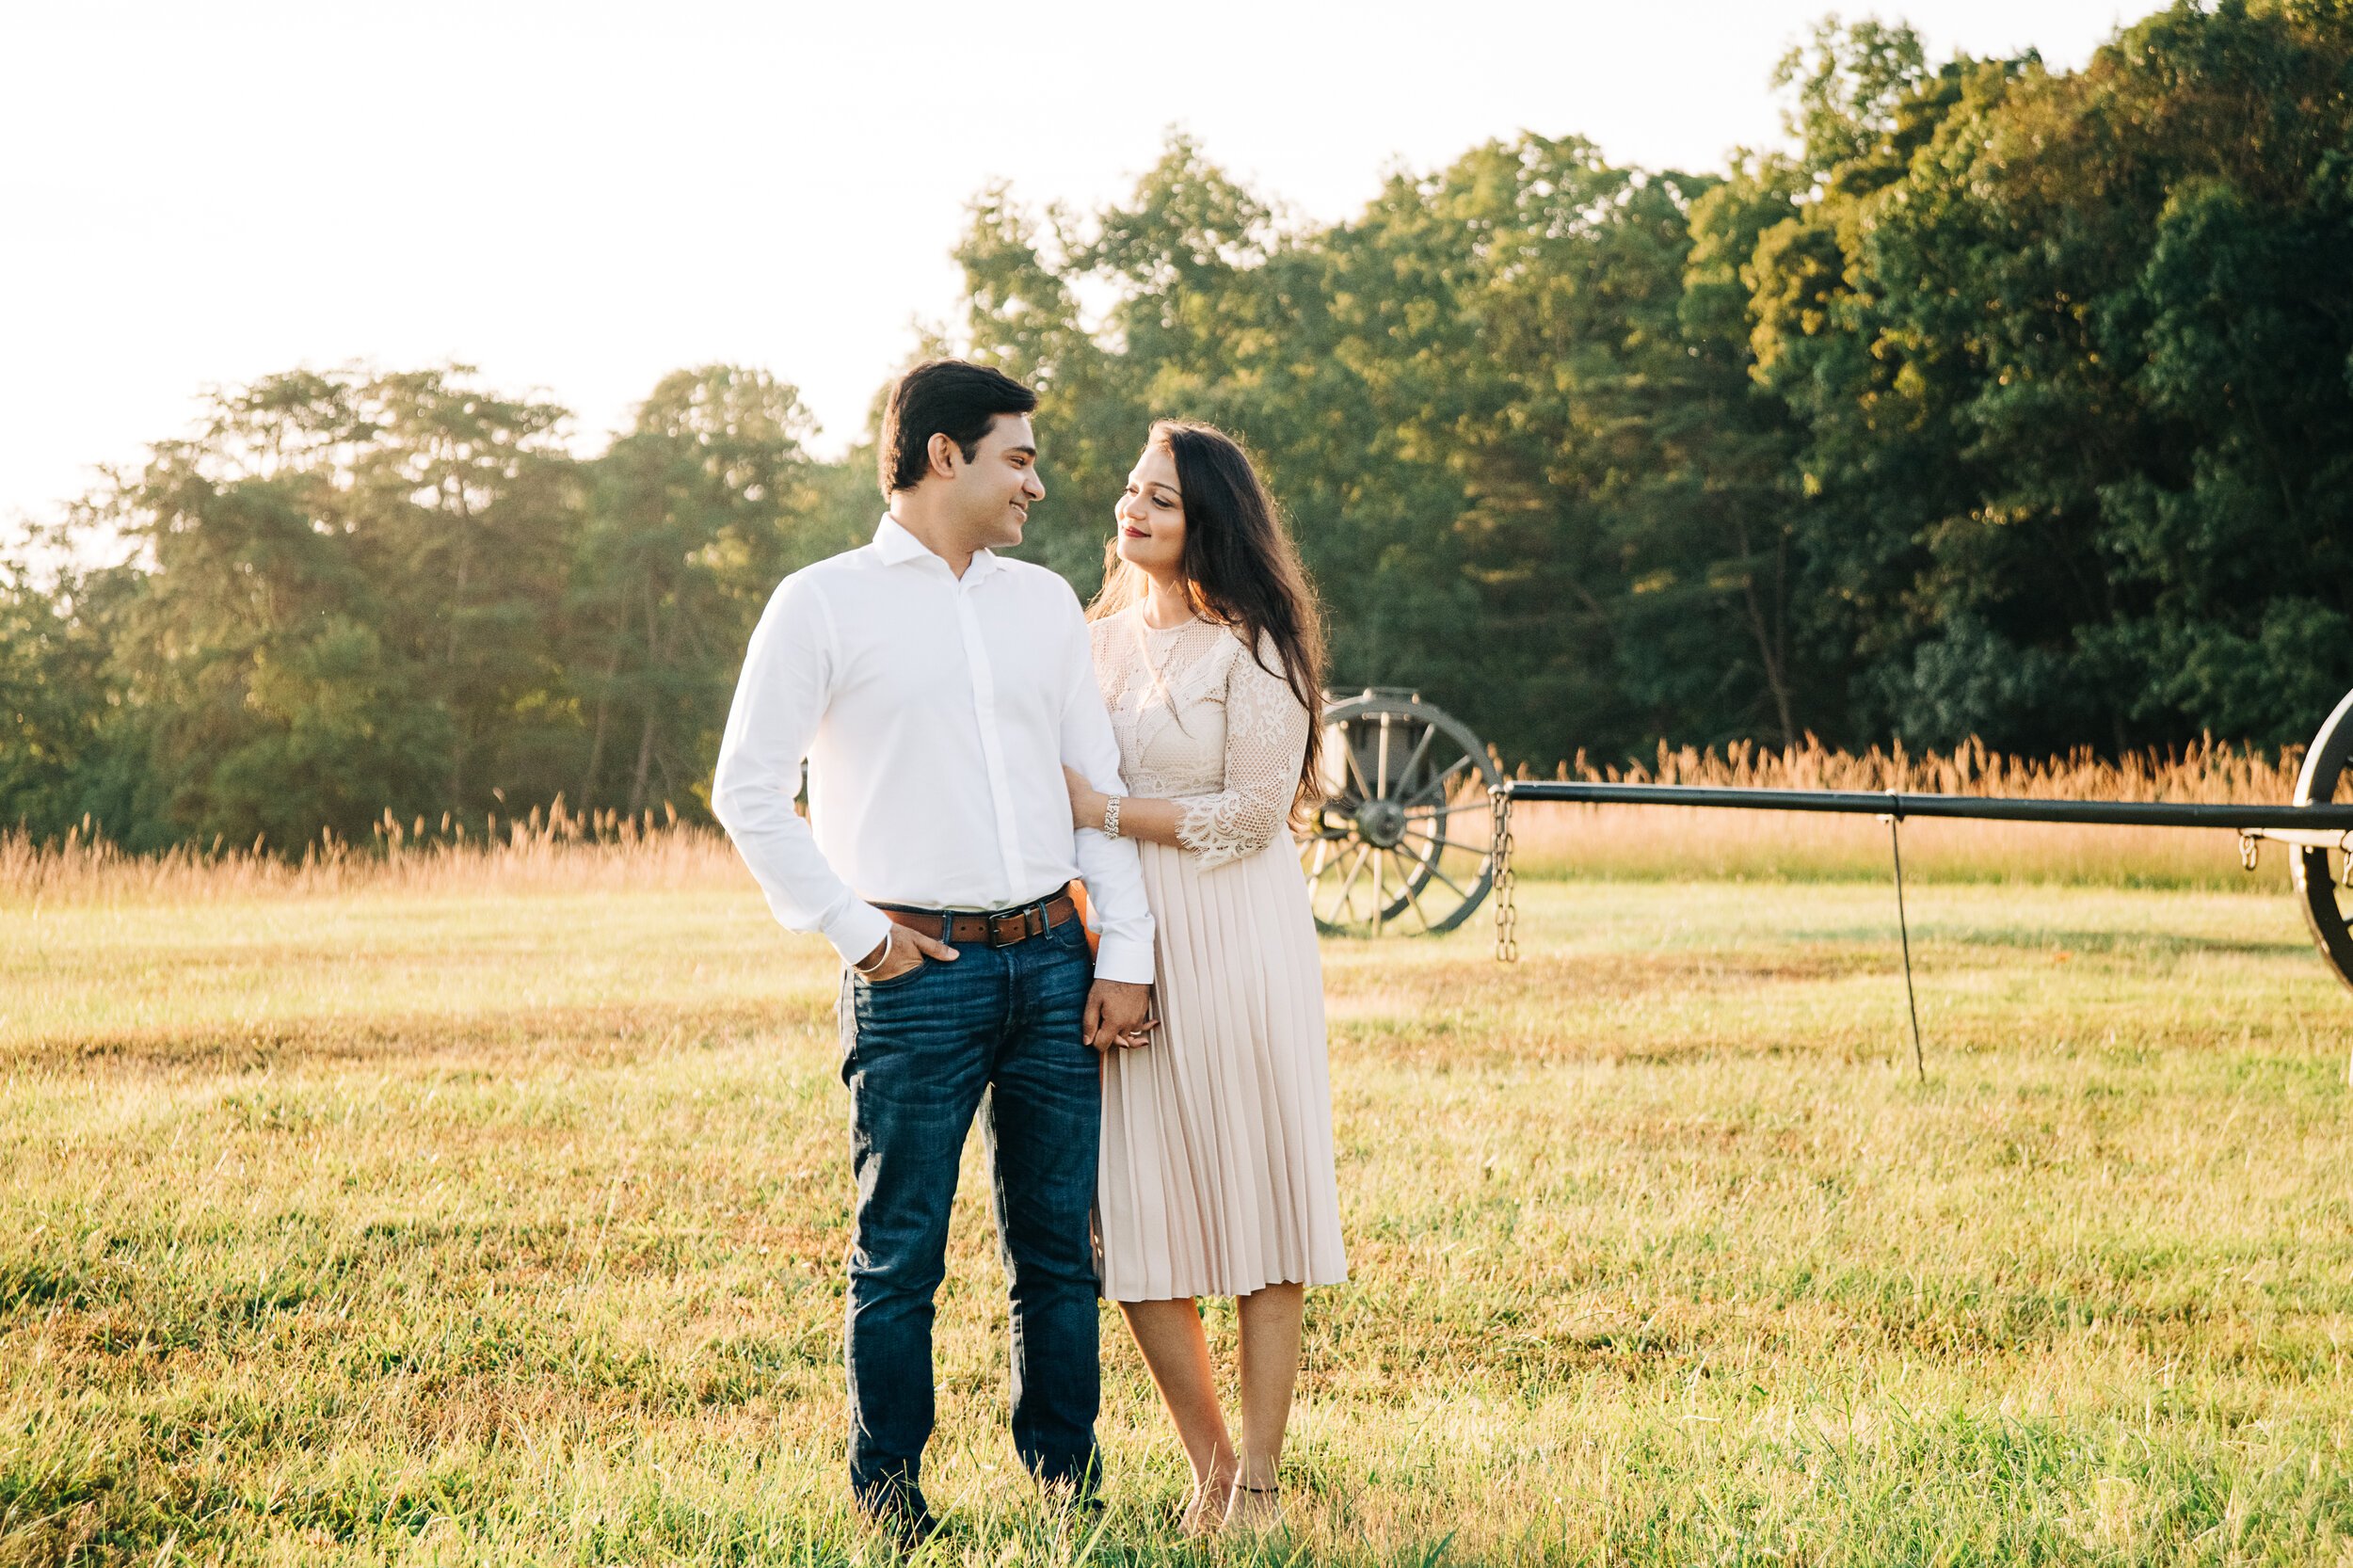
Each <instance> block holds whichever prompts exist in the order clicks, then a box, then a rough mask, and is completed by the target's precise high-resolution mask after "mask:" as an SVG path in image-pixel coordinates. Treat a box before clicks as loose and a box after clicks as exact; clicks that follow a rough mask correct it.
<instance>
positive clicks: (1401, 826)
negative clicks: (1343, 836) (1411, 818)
mask: <svg viewBox="0 0 2353 1568" xmlns="http://www.w3.org/2000/svg"><path fill="white" fill-rule="evenodd" d="M1356 831H1357V832H1358V833H1360V834H1362V835H1364V839H1365V841H1366V842H1367V843H1369V844H1370V845H1372V846H1373V847H1374V848H1375V849H1395V848H1396V847H1397V845H1398V841H1399V840H1401V839H1403V838H1404V837H1405V811H1404V808H1402V807H1401V806H1399V805H1398V804H1397V802H1395V801H1393V800H1369V801H1367V802H1365V803H1364V804H1363V805H1362V806H1359V807H1358V808H1356Z"/></svg>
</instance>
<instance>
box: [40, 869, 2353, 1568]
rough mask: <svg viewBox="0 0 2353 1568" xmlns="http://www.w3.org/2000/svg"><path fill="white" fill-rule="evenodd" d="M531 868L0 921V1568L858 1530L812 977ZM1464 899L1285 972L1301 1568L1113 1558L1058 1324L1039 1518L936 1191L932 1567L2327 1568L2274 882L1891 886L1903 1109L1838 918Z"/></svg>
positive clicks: (798, 1557)
mask: <svg viewBox="0 0 2353 1568" xmlns="http://www.w3.org/2000/svg"><path fill="white" fill-rule="evenodd" d="M1866 825H1867V824H1866ZM2217 854H2219V855H2221V856H2224V857H2225V858H2226V859H2227V857H2228V848H2227V845H2225V846H2222V847H2221V848H2220V849H2219V850H2218V851H2217ZM527 870H528V869H527V868H525V869H524V870H515V869H513V868H510V869H509V874H503V875H486V876H483V877H478V878H474V879H472V880H471V881H468V880H466V879H462V878H459V879H443V880H441V881H437V880H436V879H435V878H434V877H432V876H430V875H422V874H421V875H418V876H415V877H412V878H408V879H406V880H404V879H402V878H398V877H388V878H378V879H375V880H370V879H368V878H364V877H360V878H352V879H348V880H338V879H336V878H333V877H315V876H314V877H312V879H311V880H309V881H307V882H306V881H302V880H300V879H290V880H289V879H280V880H278V881H273V880H271V879H270V878H268V877H265V876H258V875H256V876H248V877H245V878H242V879H239V878H235V877H224V878H223V879H221V880H220V881H218V882H217V883H216V884H214V885H208V884H207V883H206V882H205V880H204V878H203V876H202V875H201V874H200V872H195V871H190V872H187V874H185V875H184V876H182V877H180V878H179V880H177V881H173V880H171V879H169V878H166V879H163V880H161V881H149V882H144V883H143V882H141V880H140V879H139V878H138V877H136V876H132V875H129V874H127V873H126V874H125V876H123V877H120V878H118V879H116V880H115V881H113V882H106V881H104V879H101V880H100V881H98V882H94V883H92V884H90V885H89V886H87V887H85V888H82V889H81V891H80V892H79V893H78V894H75V893H74V891H73V889H72V888H64V889H52V890H51V892H50V895H49V896H45V897H41V898H39V899H35V898H32V897H30V896H25V895H24V894H23V891H22V889H21V888H20V894H19V896H15V897H13V898H0V1075H4V1086H0V1145H4V1146H0V1563H27V1564H29V1563H53V1562H54V1563H62V1562H69V1561H71V1562H85V1561H87V1562H138V1563H161V1562H170V1563H197V1562H210V1561H216V1560H225V1561H238V1562H282V1563H305V1564H308V1563H329V1562H345V1561H350V1562H361V1561H383V1560H395V1561H417V1562H513V1563H522V1562H553V1563H579V1564H592V1563H595V1564H602V1563H630V1564H639V1565H643V1564H652V1563H666V1562H727V1563H735V1562H779V1563H823V1562H833V1561H840V1560H854V1559H857V1558H859V1557H861V1556H864V1557H867V1558H869V1559H873V1558H876V1557H878V1556H880V1555H882V1554H879V1553H878V1552H877V1551H876V1550H875V1548H873V1547H872V1546H871V1545H870V1544H866V1543H865V1542H864V1541H863V1540H862V1538H861V1537H860V1536H859V1535H858V1534H857V1532H856V1530H855V1528H853V1526H852V1523H851V1520H850V1518H849V1516H848V1514H847V1512H846V1509H845V1507H844V1503H843V1498H842V1489H841V1485H840V1476H839V1471H840V1461H839V1453H840V1427H841V1411H840V1370H839V1364H838V1357H839V1350H840V1324H839V1320H840V1297H841V1284H840V1259H841V1254H842V1251H843V1246H844V1241H845V1234H846V1233H845V1224H846V1215H847V1208H846V1200H847V1197H848V1184H847V1176H846V1172H845V1160H844V1148H843V1143H844V1140H843V1134H842V1122H843V1115H844V1110H843V1100H842V1094H841V1090H840V1085H839V1083H838V1081H837V1080H836V1079H835V1076H834V1075H835V1046H834V1032H833V1021H832V1016H831V1005H832V997H833V986H834V970H833V968H832V967H831V965H830V964H829V963H828V962H826V959H825V955H824V952H823V951H822V950H821V949H819V948H817V947H815V946H813V945H811V944H809V943H808V942H806V941H802V940H798V939H789V938H787V937H785V936H783V935H782V934H780V933H779V932H777V931H776V928H775V927H774V926H773V924H772V923H771V922H770V921H769V920H768V919H767V917H766V914H765V912H764V910H763V909H762V908H761V907H760V904H759V902H758V900H757V898H756V897H755V896H753V894H752V893H751V892H750V890H749V888H748V884H747V883H746V882H744V880H742V879H741V877H740V873H733V872H729V871H728V869H727V868H726V867H725V865H724V861H723V859H721V858H719V857H716V856H704V857H703V858H702V859H696V858H694V857H693V856H687V857H684V858H681V859H678V860H677V861H675V863H669V864H667V865H666V869H662V868H657V871H656V872H654V873H651V874H641V875H636V876H633V877H632V876H629V875H608V876H604V877H602V878H601V879H600V877H599V876H598V875H595V874H589V873H588V872H582V873H581V874H578V875H573V874H569V873H567V872H564V870H563V868H562V867H560V866H559V867H555V868H553V869H547V868H542V871H541V872H538V873H532V874H525V872H526V871H527ZM1519 902H1520V907H1521V941H1522V947H1523V951H1524V952H1525V953H1526V955H1527V956H1526V958H1525V961H1524V962H1522V963H1521V964H1519V965H1518V966H1517V967H1516V968H1509V969H1506V968H1498V967H1497V966H1496V965H1495V964H1494V963H1493V962H1492V961H1491V960H1490V958H1489V957H1488V948H1487V942H1488V936H1487V932H1486V929H1485V925H1484V922H1483V920H1474V921H1473V922H1472V925H1471V927H1470V928H1469V929H1467V930H1465V932H1462V933H1460V934H1458V935H1457V936H1453V937H1450V938H1447V939H1443V940H1438V941H1429V940H1415V941H1402V940H1395V939H1392V940H1388V941H1384V942H1366V943H1354V944H1348V943H1340V944H1333V945H1331V946H1329V947H1327V950H1326V962H1327V966H1328V977H1329V983H1330V990H1331V997H1332V1010H1333V1018H1334V1039H1333V1080H1334V1085H1335V1094H1336V1099H1337V1124H1338V1134H1339V1147H1340V1160H1341V1169H1340V1180H1341V1190H1342V1201H1343V1205H1344V1211H1345V1220H1346V1225H1347V1234H1348V1239H1349V1242H1350V1248H1351V1261H1352V1266H1353V1271H1354V1274H1355V1279H1354V1282H1353V1283H1352V1284H1350V1285H1348V1286H1346V1287H1342V1288H1334V1289H1330V1290H1326V1291H1322V1292H1320V1293H1317V1294H1315V1295H1314V1296H1313V1297H1311V1300H1310V1304H1309V1320H1308V1321H1309V1338H1308V1347H1307V1365H1306V1369H1305V1377H1304V1380H1303V1384H1302V1391H1301V1406H1300V1413H1299V1417H1298V1420H1297V1422H1296V1425H1295V1427H1294V1438H1293V1444H1292V1448H1291V1449H1290V1453H1289V1464H1288V1472H1289V1488H1290V1490H1289V1507H1290V1510H1291V1516H1292V1520H1293V1529H1292V1531H1291V1532H1290V1533H1289V1535H1287V1536H1278V1537H1273V1538H1269V1539H1267V1540H1265V1541H1262V1542H1257V1543H1228V1544H1224V1545H1221V1546H1219V1547H1217V1548H1214V1549H1212V1550H1208V1551H1200V1552H1196V1551H1193V1550H1190V1549H1184V1548H1178V1547H1177V1546H1175V1545H1172V1544H1170V1543H1169V1542H1168V1541H1167V1539H1166V1532H1167V1528H1168V1526H1169V1523H1170V1519H1171V1516H1172V1513H1173V1511H1174V1509H1175V1507H1176V1506H1177V1502H1178V1500H1179V1497H1180V1496H1181V1492H1182V1486H1183V1476H1182V1469H1181V1464H1180V1462H1179V1459H1178V1456H1177V1450H1176V1448H1175V1445H1174V1443H1173V1441H1172V1440H1171V1438H1170V1437H1169V1436H1168V1434H1167V1433H1166V1432H1164V1430H1163V1427H1162V1421H1161V1417H1160V1414H1159V1412H1158V1409H1157V1407H1156V1406H1155V1404H1154V1403H1153V1401H1152V1400H1151V1397H1150V1392H1149V1389H1148V1386H1147V1385H1146V1384H1145V1383H1144V1378H1143V1375H1142V1370H1141V1367H1140V1365H1139V1363H1138V1361H1137V1358H1136V1356H1135V1354H1134V1352H1133V1350H1132V1348H1131V1347H1129V1346H1128V1345H1127V1344H1126V1343H1125V1341H1124V1338H1123V1337H1122V1336H1121V1334H1120V1332H1119V1331H1118V1329H1117V1326H1116V1320H1115V1319H1112V1318H1110V1317H1109V1316H1107V1318H1106V1323H1105V1341H1104V1342H1105V1347H1106V1371H1107V1387H1106V1401H1107V1402H1106V1410H1105V1417H1104V1422H1103V1428H1102V1431H1103V1435H1104V1439H1105V1442H1106V1445H1107V1449H1108V1454H1109V1461H1110V1465H1111V1481H1110V1485H1109V1496H1110V1498H1111V1502H1112V1507H1111V1509H1110V1511H1109V1512H1108V1514H1107V1516H1106V1517H1105V1519H1104V1521H1103V1523H1102V1525H1101V1528H1100V1529H1099V1532H1091V1531H1090V1530H1088V1529H1080V1530H1073V1529H1071V1528H1067V1527H1065V1526H1064V1525H1063V1524H1061V1523H1060V1522H1058V1521H1056V1520H1055V1519H1053V1518H1051V1517H1049V1516H1047V1515H1044V1514H1042V1513H1041V1512H1039V1511H1038V1510H1037V1509H1036V1507H1035V1506H1034V1505H1033V1503H1032V1498H1031V1495H1030V1494H1029V1492H1028V1490H1027V1489H1026V1487H1025V1485H1024V1484H1023V1483H1022V1482H1021V1480H1020V1478H1019V1476H1018V1472H1017V1469H1016V1466H1015V1464H1014V1461H1013V1456H1012V1453H1011V1449H1010V1445H1009V1444H1008V1442H1007V1440H1006V1438H1005V1436H1004V1433H1003V1422H1002V1416H1001V1405H1002V1400H1003V1370H1002V1363H1003V1354H1002V1344H1003V1333H1004V1324H1003V1309H1002V1289H1001V1286H1000V1281H999V1278H998V1275H997V1266H996V1261H995V1254H994V1246H993V1241H992V1240H991V1238H990V1236H989V1232H988V1224H987V1219H986V1212H985V1208H984V1205H983V1203H982V1202H981V1196H982V1192H983V1188H982V1184H981V1182H980V1179H979V1175H978V1170H979V1167H978V1164H977V1161H976V1160H974V1161H973V1162H971V1163H968V1167H967V1179H966V1192H965V1195H964V1198H963V1199H962V1207H961V1208H960V1210H959V1214H958V1218H957V1225H956V1232H955V1240H954V1250H953V1256H952V1264H951V1272H950V1279H949V1284H948V1286H947V1288H946V1290H945V1292H944V1297H943V1302H942V1317H941V1333H940V1336H939V1352H940V1355H939V1364H938V1377H939V1381H940V1384H941V1386H942V1388H943V1390H944V1397H943V1399H942V1401H941V1413H942V1420H943V1425H942V1428H941V1431H940V1432H939V1435H938V1436H937V1438H936V1440H935V1443H934V1448H933V1451H932V1455H931V1459H930V1476H931V1478H932V1479H931V1490H932V1495H933V1496H934V1499H935V1501H936V1502H939V1503H943V1504H947V1505H950V1506H951V1507H952V1510H953V1514H952V1524H951V1529H950V1532H949V1533H948V1535H947V1536H945V1537H944V1538H943V1540H942V1542H941V1543H940V1544H939V1545H938V1546H937V1547H936V1548H935V1551H934V1554H933V1555H934V1557H935V1559H936V1560H939V1561H944V1562H968V1563H972V1564H975V1565H980V1568H1014V1565H1016V1564H1019V1563H1043V1562H1060V1561H1074V1560H1079V1559H1081V1558H1084V1559H1087V1560H1094V1561H1098V1562H1124V1561H1152V1562H1159V1561H1173V1560H1197V1559H1199V1560H1207V1559H1215V1560H1248V1559H1251V1558H1254V1557H1255V1558H1256V1559H1257V1560H1264V1561H1268V1562H1290V1561H1302V1562H1304V1561H1341V1562H1384V1563H1389V1562H1410V1563H1428V1562H1431V1561H1433V1560H1438V1559H1440V1558H1441V1557H1442V1558H1443V1559H1444V1560H1447V1561H1450V1562H1529V1563H1534V1562H1546V1563H1550V1562H1589V1563H1600V1562H1604V1561H1613V1562H1614V1561H1627V1562H1693V1563H1699V1562H1705V1563H1718V1562H1802V1563H1822V1564H1828V1563H1881V1562H1947V1561H1950V1562H1984V1563H1997V1562H1998V1563H2008V1562H2086V1563H2090V1562H2216V1563H2223V1562H2233V1563H2237V1562H2269V1561H2297V1562H2329V1563H2335V1562H2344V1561H2347V1560H2353V1479H2349V1478H2348V1463H2347V1462H2348V1459H2349V1458H2353V1454H2349V1453H2348V1444H2349V1443H2353V1374H2348V1368H2347V1366H2346V1354H2347V1352H2348V1350H2349V1349H2353V1162H2349V1161H2348V1158H2347V1157H2348V1154H2353V1137H2348V1134H2347V1130H2346V1109H2347V1106H2346V1097H2347V1091H2346V1087H2345V1063H2346V1056H2347V1049H2348V1046H2353V997H2348V996H2346V995H2345V994H2344V993H2343V992H2342V990H2341V989H2340V988H2339V987H2338V986H2337V984H2336V983H2335V982H2334V981H2333V980H2332V979H2330V978H2329V977H2328V975H2327V973H2326V971H2325V970H2324V969H2323V968H2321V966H2320V964H2319V963H2318V961H2317V960H2316V959H2315V958H2314V957H2313V954H2312V952H2311V951H2310V948H2309V946H2308V944H2307V942H2306V940H2305V937H2304V936H2303V933H2302V930H2301V927H2300V925H2299V924H2298V923H2297V918H2296V916H2295V914H2294V912H2293V910H2292V909H2291V907H2290V905H2289V904H2288V903H2287V901H2286V900H2285V899H2284V898H2283V897H2281V896H2278V894H2277V893H2276V892H2272V893H2268V894H2265V893H2258V892H2249V891H2239V890H2230V891H2224V890H2214V889H2202V888H2172V889H2163V890H2152V889H2138V890H2127V889H2121V888H2101V887H2087V886H2076V887H2062V886H2032V885H2022V886H2010V887H2002V886H1980V885H1969V884H1961V883H1946V884H1927V885H1922V886H1918V887H1915V888H1914V889H1913V939H1914V945H1915V954H1916V958H1917V961H1918V967H1919V975H1920V982H1921V988H1922V1011H1923V1017H1924V1022H1925V1024H1926V1027H1927V1032H1928V1058H1927V1061H1928V1077H1927V1082H1926V1083H1925V1085H1923V1084H1919V1083H1915V1082H1914V1081H1913V1076H1912V1065H1911V1060H1910V1050H1911V1048H1910V1044H1909V1039H1908V1036H1907V1035H1906V1033H1905V1026H1904V1023H1903V993H1902V983H1901V980H1900V978H1899V976H1898V973H1897V969H1896V967H1895V950H1894V940H1893V938H1894V930H1893V920H1892V916H1893V910H1892V904H1891V899H1890V894H1889V892H1888V889H1887V888H1886V887H1885V886H1884V884H1883V883H1874V882H1839V881H1826V882H1809V883H1790V882H1748V883H1730V882H1721V881H1709V882H1677V881H1672V880H1657V879H1652V880H1621V881H1613V882H1536V883H1523V884H1522V887H1521V889H1520V901H1519ZM970 1152H976V1151H970ZM969 1157H970V1156H969V1152H968V1158H969ZM1211 1316H1212V1324H1211V1328H1212V1336H1213V1341H1214V1342H1217V1343H1219V1344H1221V1345H1224V1344H1226V1343H1229V1341H1230V1331H1231V1314H1230V1311H1229V1310H1228V1311H1213V1312H1212V1315H1211Z"/></svg>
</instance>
